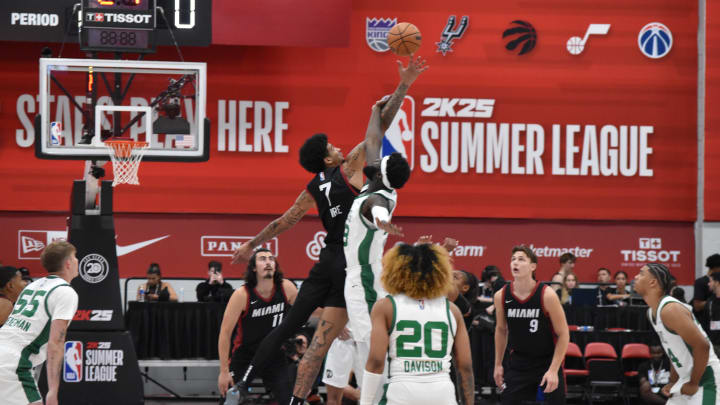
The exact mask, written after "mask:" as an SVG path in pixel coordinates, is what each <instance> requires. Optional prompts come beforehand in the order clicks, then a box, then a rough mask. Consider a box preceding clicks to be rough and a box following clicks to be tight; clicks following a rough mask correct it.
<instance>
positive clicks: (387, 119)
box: [380, 56, 428, 132]
mask: <svg viewBox="0 0 720 405" xmlns="http://www.w3.org/2000/svg"><path fill="white" fill-rule="evenodd" d="M397 64H398V73H399V74H400V83H399V84H398V86H397V88H396V89H395V92H394V93H393V94H392V96H390V99H389V100H388V102H387V104H386V105H385V107H383V110H382V113H381V114H380V121H381V127H382V131H383V132H385V131H386V130H387V129H388V128H389V127H390V124H391V123H392V121H393V119H395V114H397V112H398V110H399V109H400V106H401V105H402V103H403V100H404V99H405V95H406V94H407V91H408V89H409V88H410V86H411V85H412V84H413V82H414V81H415V79H417V78H418V76H420V73H422V72H424V71H426V70H427V68H428V66H426V65H425V60H424V59H421V58H420V57H419V56H418V57H417V59H415V58H413V57H410V63H408V65H407V67H405V66H403V64H402V62H400V61H397Z"/></svg>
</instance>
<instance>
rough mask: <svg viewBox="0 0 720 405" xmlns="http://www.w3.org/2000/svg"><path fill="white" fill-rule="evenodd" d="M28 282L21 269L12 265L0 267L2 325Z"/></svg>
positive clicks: (0, 315)
mask: <svg viewBox="0 0 720 405" xmlns="http://www.w3.org/2000/svg"><path fill="white" fill-rule="evenodd" d="M26 284H27V283H26V282H25V280H23V278H22V273H20V270H18V269H16V268H15V267H12V266H2V267H0V326H2V325H3V324H4V323H5V321H6V320H7V318H8V316H10V312H12V310H13V307H14V306H15V301H17V298H18V296H19V295H20V292H21V291H22V290H23V288H25V285H26Z"/></svg>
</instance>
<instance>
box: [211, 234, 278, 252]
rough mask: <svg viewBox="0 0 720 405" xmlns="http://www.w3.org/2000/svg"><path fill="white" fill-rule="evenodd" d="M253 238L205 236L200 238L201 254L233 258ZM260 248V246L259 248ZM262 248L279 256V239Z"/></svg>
mask: <svg viewBox="0 0 720 405" xmlns="http://www.w3.org/2000/svg"><path fill="white" fill-rule="evenodd" d="M252 238H253V236H209V235H206V236H203V237H201V238H200V254H201V255H202V256H210V257H232V255H233V252H234V251H235V250H236V249H237V248H239V247H240V246H241V245H242V244H243V243H245V242H248V241H250V240H252ZM259 247H260V246H259ZM261 247H264V248H266V249H269V250H270V251H271V252H272V254H273V255H275V256H277V255H278V253H279V252H278V239H277V238H272V239H271V240H269V241H268V242H266V243H265V244H264V245H262V246H261Z"/></svg>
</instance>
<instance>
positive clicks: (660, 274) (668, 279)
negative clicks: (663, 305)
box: [646, 263, 673, 295]
mask: <svg viewBox="0 0 720 405" xmlns="http://www.w3.org/2000/svg"><path fill="white" fill-rule="evenodd" d="M646 266H647V267H648V269H649V270H650V274H652V275H653V277H655V279H656V280H657V281H658V283H660V288H661V289H662V292H663V294H665V295H668V294H670V289H671V288H672V279H673V276H672V274H670V269H668V268H667V267H665V265H664V264H660V263H648V264H646Z"/></svg>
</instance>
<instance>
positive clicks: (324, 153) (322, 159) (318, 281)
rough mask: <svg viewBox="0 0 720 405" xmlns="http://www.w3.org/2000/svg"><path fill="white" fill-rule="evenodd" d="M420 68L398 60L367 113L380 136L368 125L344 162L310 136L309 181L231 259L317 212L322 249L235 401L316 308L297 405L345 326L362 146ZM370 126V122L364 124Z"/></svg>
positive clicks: (386, 122)
mask: <svg viewBox="0 0 720 405" xmlns="http://www.w3.org/2000/svg"><path fill="white" fill-rule="evenodd" d="M425 69H427V66H424V61H423V60H421V59H420V58H417V59H414V58H413V57H411V58H410V62H409V63H408V65H407V66H403V64H402V62H400V61H398V73H399V75H400V83H399V84H398V87H397V89H396V90H395V92H394V93H393V94H392V95H391V96H390V98H389V99H386V100H383V101H382V102H381V103H380V104H376V107H375V108H373V113H372V114H380V121H381V129H382V132H379V131H377V130H376V127H375V126H374V125H368V129H367V131H366V133H365V141H363V142H361V143H359V144H358V145H357V146H355V148H353V150H352V151H350V153H349V154H348V156H347V158H343V155H342V153H341V152H340V149H339V148H337V147H335V146H333V145H332V144H331V143H329V142H328V139H327V136H326V135H324V134H315V135H313V136H312V137H310V138H309V139H308V140H306V141H305V143H304V144H303V146H302V148H301V149H300V164H301V165H302V166H303V168H305V169H306V170H308V171H309V172H311V173H313V174H315V177H314V178H313V179H312V180H311V181H310V183H308V185H307V187H306V189H305V190H303V191H302V192H301V193H300V195H299V196H298V198H297V200H295V203H294V204H293V206H292V207H290V209H289V210H287V211H286V212H285V213H284V214H283V215H282V216H281V217H280V218H277V219H275V220H274V221H272V222H271V223H270V224H269V225H268V226H266V227H265V229H263V230H262V231H261V232H260V233H259V234H258V235H256V236H255V237H254V238H253V239H252V240H250V241H249V242H246V243H244V244H243V245H241V246H240V248H238V249H237V250H236V251H235V253H234V254H233V263H238V262H240V261H244V260H247V259H248V258H249V257H250V255H251V254H252V251H253V249H254V248H255V247H257V246H259V245H261V244H263V243H265V242H267V241H268V240H270V239H272V238H274V237H275V236H277V235H279V234H280V233H282V232H284V231H286V230H288V229H290V228H292V227H293V226H294V225H295V224H296V223H297V222H298V221H300V219H301V218H302V217H303V216H304V215H305V213H306V212H307V211H308V210H310V209H311V208H312V207H313V206H316V207H317V209H318V213H319V214H320V217H321V219H322V223H323V227H324V228H325V230H326V231H327V236H326V237H325V247H324V248H323V249H322V250H321V251H320V258H319V261H318V262H317V263H316V264H315V265H314V266H313V268H312V269H311V270H310V273H309V274H308V277H307V279H306V280H305V281H304V282H303V284H302V287H301V288H300V292H299V294H298V299H297V302H296V303H295V305H294V306H293V308H292V310H291V311H290V313H289V314H288V316H287V317H286V318H285V319H284V320H283V322H282V324H281V325H280V326H279V327H277V328H275V329H274V330H273V332H272V333H270V334H269V335H268V336H267V337H266V338H265V339H264V340H263V343H262V344H261V345H260V347H259V349H258V351H257V353H256V355H255V357H254V358H253V361H252V363H251V365H250V367H248V372H246V375H245V376H244V377H243V381H242V382H241V384H240V386H239V387H238V388H239V391H240V393H241V399H242V397H243V396H244V395H245V394H246V387H245V386H244V385H245V384H246V383H247V381H249V380H250V379H251V378H252V373H253V372H254V368H255V367H261V366H263V365H265V364H267V362H268V361H269V359H270V356H271V355H272V354H273V353H274V352H276V351H277V350H278V349H279V348H280V345H281V344H282V342H283V341H285V340H286V339H287V338H289V337H290V336H292V334H293V333H295V331H296V330H297V329H298V328H299V327H300V326H301V325H302V324H303V323H305V321H306V320H307V319H308V317H309V316H310V314H311V313H312V312H313V311H314V310H315V309H316V308H318V307H324V310H323V312H322V318H321V320H320V323H319V325H318V328H317V330H316V332H315V336H314V337H313V339H312V342H311V343H310V346H309V347H308V350H307V352H306V353H305V355H304V356H303V358H302V360H301V362H300V365H299V367H298V375H297V379H296V382H295V389H294V394H293V395H294V399H293V402H291V403H294V402H297V403H301V402H300V401H301V400H302V399H301V398H305V397H306V396H307V395H308V393H309V392H310V389H311V387H312V384H313V381H314V379H315V377H316V376H317V374H318V371H319V369H320V366H321V365H322V361H323V358H324V357H325V354H326V353H327V351H328V349H329V348H330V344H331V343H332V341H333V340H334V339H335V337H337V335H338V334H339V333H340V332H341V331H342V329H343V328H344V327H345V324H346V323H347V312H346V310H345V297H344V284H345V255H344V253H343V244H342V237H343V233H344V230H345V219H346V218H347V214H348V211H350V206H351V205H352V202H353V200H354V198H355V196H356V195H357V194H358V192H359V190H360V188H361V187H362V185H363V173H362V169H363V166H364V165H365V153H366V152H365V146H366V143H367V142H370V143H372V144H374V145H379V144H380V143H381V142H382V137H383V133H384V131H385V130H386V129H387V128H388V127H389V126H390V124H391V123H392V121H393V119H394V117H395V114H396V113H397V111H398V109H399V108H400V106H401V105H402V102H403V99H404V98H405V94H406V93H407V90H408V88H409V87H410V85H411V84H412V83H413V82H414V81H415V79H417V77H418V76H419V75H420V73H422V72H423V71H424V70H425ZM372 121H373V120H372V117H371V120H370V122H371V123H372Z"/></svg>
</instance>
